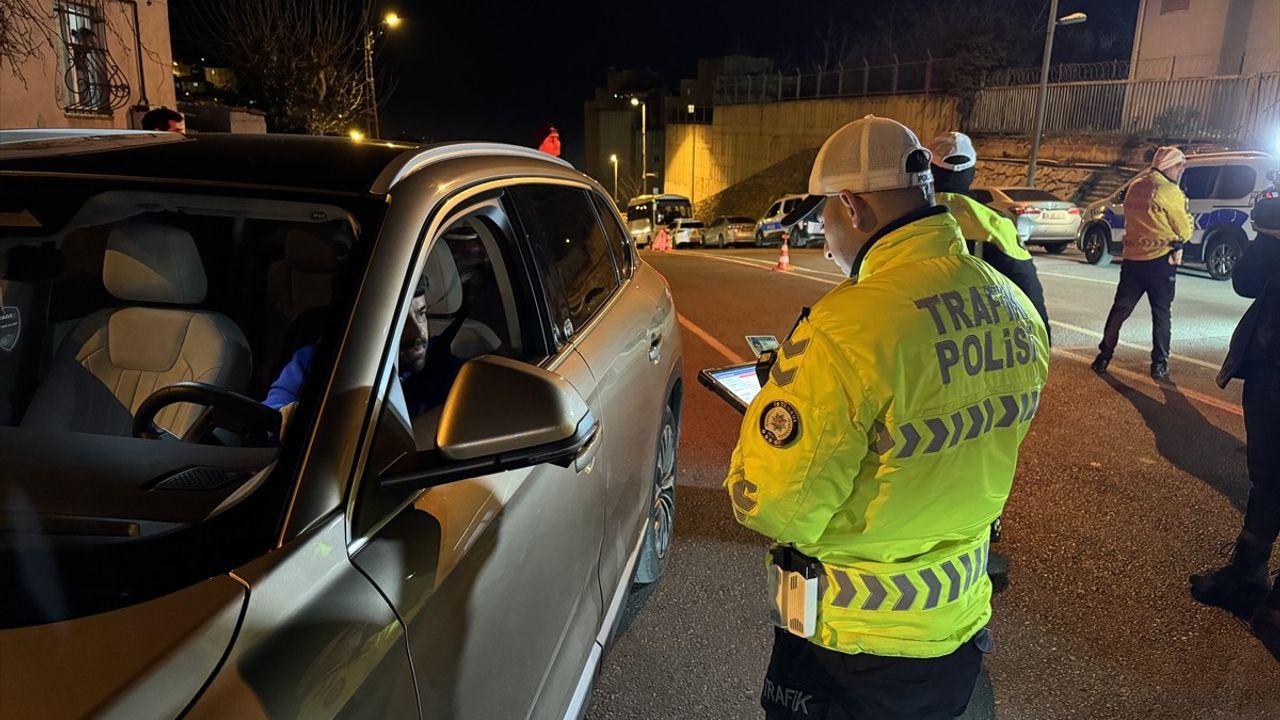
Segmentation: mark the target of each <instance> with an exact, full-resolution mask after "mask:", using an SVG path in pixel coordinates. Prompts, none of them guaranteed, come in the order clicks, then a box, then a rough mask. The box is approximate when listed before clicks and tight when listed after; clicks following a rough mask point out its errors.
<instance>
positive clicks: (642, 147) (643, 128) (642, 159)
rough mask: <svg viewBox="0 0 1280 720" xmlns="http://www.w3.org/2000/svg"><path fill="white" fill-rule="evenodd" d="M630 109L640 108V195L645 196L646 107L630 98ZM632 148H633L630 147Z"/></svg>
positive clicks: (646, 173)
mask: <svg viewBox="0 0 1280 720" xmlns="http://www.w3.org/2000/svg"><path fill="white" fill-rule="evenodd" d="M631 107H638V108H640V194H641V195H647V194H648V193H647V191H646V189H645V182H647V180H646V179H645V178H647V177H649V120H648V106H646V105H645V103H644V101H643V100H641V99H640V98H638V97H633V98H631ZM632 147H634V146H632Z"/></svg>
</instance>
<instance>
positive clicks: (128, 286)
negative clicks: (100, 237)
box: [102, 223, 209, 305]
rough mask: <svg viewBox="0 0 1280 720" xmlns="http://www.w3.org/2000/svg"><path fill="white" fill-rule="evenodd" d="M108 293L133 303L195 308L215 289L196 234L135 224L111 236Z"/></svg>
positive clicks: (106, 272)
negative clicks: (195, 238) (210, 281)
mask: <svg viewBox="0 0 1280 720" xmlns="http://www.w3.org/2000/svg"><path fill="white" fill-rule="evenodd" d="M102 283H103V285H105V286H106V288H107V292H109V293H111V294H112V295H113V296H115V297H116V298H119V299H121V300H129V301H133V302H152V303H169V304H173V305H194V304H196V303H198V302H201V301H202V300H204V296H205V292H207V291H208V289H209V285H208V283H209V281H208V278H206V277H205V274H204V263H203V262H201V261H200V253H199V251H197V250H196V242H195V240H193V239H192V238H191V234H190V233H188V232H187V231H186V230H183V229H182V228H176V227H172V226H169V225H151V224H142V223H138V224H133V225H122V226H119V227H116V228H113V229H112V230H111V234H110V235H109V236H108V237H107V254H106V258H105V260H104V261H103V263H102Z"/></svg>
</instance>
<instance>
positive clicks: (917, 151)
mask: <svg viewBox="0 0 1280 720" xmlns="http://www.w3.org/2000/svg"><path fill="white" fill-rule="evenodd" d="M929 157H930V156H929V150H928V148H926V147H924V146H923V145H921V144H920V139H919V138H917V137H916V134H915V133H913V132H911V128H908V127H907V126H906V125H903V124H902V123H900V122H898V121H896V120H890V119H889V118H883V117H876V116H875V115H867V116H866V117H864V118H862V119H861V120H855V121H853V122H851V123H849V124H848V125H845V126H844V127H842V128H840V129H839V130H836V131H835V132H834V133H832V134H831V137H829V138H827V141H826V142H825V143H823V144H822V148H821V149H819V150H818V157H817V159H815V160H814V161H813V171H812V172H810V173H809V197H808V198H805V200H804V201H803V202H801V203H800V204H798V205H797V206H796V208H795V209H794V210H792V211H791V212H790V213H788V214H787V216H786V217H784V218H783V219H782V225H783V227H789V226H791V225H794V224H796V223H797V222H800V221H801V220H803V219H805V217H807V216H808V215H809V214H810V213H812V212H813V211H814V210H815V209H816V208H817V207H818V206H819V205H821V204H822V202H823V200H825V199H826V198H827V197H830V196H832V195H838V194H840V193H841V192H842V191H845V190H848V191H849V192H853V193H869V192H878V191H881V190H897V189H900V188H909V187H924V186H926V185H931V184H932V183H933V175H932V173H930V172H929Z"/></svg>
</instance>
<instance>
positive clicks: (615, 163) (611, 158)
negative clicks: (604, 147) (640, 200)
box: [609, 153, 618, 203]
mask: <svg viewBox="0 0 1280 720" xmlns="http://www.w3.org/2000/svg"><path fill="white" fill-rule="evenodd" d="M609 162H610V163H613V201H614V202H615V203H616V202H618V155H617V154H616V153H615V154H613V155H610V156H609Z"/></svg>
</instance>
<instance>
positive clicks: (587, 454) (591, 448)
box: [573, 426, 601, 472]
mask: <svg viewBox="0 0 1280 720" xmlns="http://www.w3.org/2000/svg"><path fill="white" fill-rule="evenodd" d="M600 434H601V433H600V428H599V427H598V426H597V427H596V431H595V432H594V433H592V434H591V439H590V440H588V441H587V444H586V445H583V446H582V449H581V450H579V451H578V455H577V457H575V458H574V459H573V469H574V470H576V471H577V472H582V471H584V470H588V471H589V470H590V469H591V466H592V465H594V464H595V462H596V455H599V454H600Z"/></svg>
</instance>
